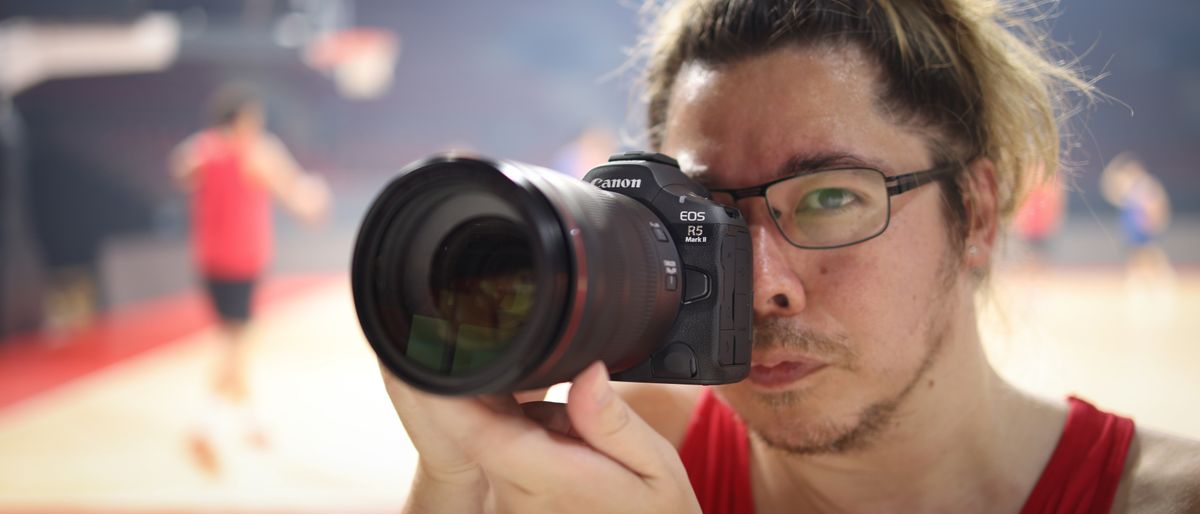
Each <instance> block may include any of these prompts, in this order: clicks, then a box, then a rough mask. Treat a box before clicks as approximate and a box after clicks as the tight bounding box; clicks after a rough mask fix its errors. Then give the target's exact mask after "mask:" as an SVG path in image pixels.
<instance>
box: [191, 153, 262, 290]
mask: <svg viewBox="0 0 1200 514" xmlns="http://www.w3.org/2000/svg"><path fill="white" fill-rule="evenodd" d="M192 151H194V152H196V157H197V158H198V160H199V162H200V165H199V169H198V170H197V176H196V190H195V194H194V195H193V198H192V234H193V250H194V252H195V258H196V262H197V264H198V265H199V266H200V271H201V272H202V273H203V274H204V275H205V276H206V277H210V278H220V279H227V280H249V279H253V278H255V277H257V276H258V275H259V274H261V273H262V271H263V269H264V268H265V267H266V265H267V262H268V261H269V260H270V258H271V199H270V195H269V193H268V191H267V189H266V187H264V186H263V185H262V184H260V183H259V182H258V181H256V180H255V179H254V178H253V177H251V176H250V175H249V174H248V173H247V172H246V170H245V168H244V166H243V165H242V159H243V157H242V151H241V149H239V148H238V147H237V146H236V145H235V144H234V143H233V141H231V140H230V139H229V137H227V136H225V135H224V134H221V133H220V132H218V131H216V130H209V131H205V132H203V133H202V134H200V136H199V137H197V139H196V142H195V146H194V147H193V150H192Z"/></svg>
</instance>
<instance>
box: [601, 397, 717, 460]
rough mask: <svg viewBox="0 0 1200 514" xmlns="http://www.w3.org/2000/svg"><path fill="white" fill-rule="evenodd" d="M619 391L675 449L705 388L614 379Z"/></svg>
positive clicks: (635, 410) (639, 414)
mask: <svg viewBox="0 0 1200 514" xmlns="http://www.w3.org/2000/svg"><path fill="white" fill-rule="evenodd" d="M614 385H615V386H616V390H617V394H619V395H621V398H622V399H624V400H625V403H628V404H629V406H630V407H633V410H634V412H636V413H637V414H638V416H640V417H641V418H642V419H644V420H646V423H648V424H649V425H650V426H651V427H652V428H654V430H655V431H657V432H658V433H659V434H660V435H662V436H663V437H664V438H666V439H667V440H668V441H670V442H671V445H673V446H674V447H676V448H679V445H680V444H682V443H683V436H684V435H685V434H686V433H687V425H688V420H689V419H691V413H692V410H693V409H694V408H695V406H696V401H697V399H698V398H699V397H700V392H701V391H702V390H703V389H701V388H700V387H696V386H688V385H673V384H644V383H633V382H615V383H614Z"/></svg>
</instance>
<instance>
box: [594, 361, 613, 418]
mask: <svg viewBox="0 0 1200 514" xmlns="http://www.w3.org/2000/svg"><path fill="white" fill-rule="evenodd" d="M593 366H596V367H598V368H600V371H598V372H595V373H598V374H599V375H600V378H598V379H596V382H597V384H596V406H597V407H603V406H605V405H608V402H610V401H612V397H613V394H614V391H613V388H612V383H611V382H609V380H608V368H607V367H605V366H604V364H603V363H600V362H597V363H596V364H593Z"/></svg>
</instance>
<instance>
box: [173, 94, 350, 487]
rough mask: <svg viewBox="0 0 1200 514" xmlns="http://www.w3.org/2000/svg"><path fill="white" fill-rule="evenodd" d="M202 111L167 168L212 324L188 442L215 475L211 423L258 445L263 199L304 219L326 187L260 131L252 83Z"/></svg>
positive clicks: (313, 218) (316, 208) (261, 437)
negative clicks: (255, 382)
mask: <svg viewBox="0 0 1200 514" xmlns="http://www.w3.org/2000/svg"><path fill="white" fill-rule="evenodd" d="M209 113H210V117H211V120H212V126H211V127H210V128H208V129H206V130H204V131H201V132H199V133H196V134H194V135H192V136H190V137H188V138H187V139H186V140H184V141H183V142H182V143H180V144H179V146H177V147H176V149H175V150H174V152H172V154H171V162H170V166H171V173H172V175H173V176H174V177H175V179H176V181H177V182H178V183H179V184H180V186H181V187H183V188H184V189H185V190H187V191H188V192H190V193H191V194H192V207H193V208H192V225H193V252H194V255H195V263H196V266H197V268H198V269H199V273H200V275H201V276H202V278H203V281H204V284H205V287H206V290H207V292H208V294H209V299H210V300H211V303H212V306H213V310H214V311H215V312H216V314H217V317H218V318H219V321H220V333H221V336H222V345H221V357H220V360H219V363H218V366H217V371H216V376H215V378H214V380H213V383H212V386H213V387H212V390H213V392H214V393H215V395H214V405H212V406H211V407H210V408H209V412H206V413H205V418H204V420H203V421H202V422H201V423H200V426H198V427H197V428H196V429H195V431H194V432H195V433H194V434H192V437H191V440H190V441H189V444H190V446H191V450H192V453H193V456H194V457H195V458H196V459H197V463H198V464H199V465H200V467H201V468H202V469H203V470H204V471H206V472H209V473H215V472H216V471H217V469H218V468H217V466H218V463H217V457H216V453H215V450H214V449H213V444H212V439H213V437H214V435H215V434H214V432H216V431H217V429H218V428H219V426H228V425H229V424H230V422H238V423H239V424H241V425H243V426H240V427H237V428H238V430H242V431H245V432H247V434H246V435H248V436H249V437H250V439H251V441H252V442H253V443H254V444H256V445H259V446H262V445H265V444H266V439H265V437H266V436H265V434H264V433H263V432H262V430H261V427H259V426H258V425H257V422H256V421H255V420H254V419H253V417H252V416H251V413H250V411H249V409H248V408H247V407H246V405H245V404H246V402H247V399H248V395H249V391H248V389H247V379H246V371H245V354H246V351H247V348H246V345H247V344H248V341H249V339H250V337H249V322H250V319H251V300H252V295H253V291H254V286H255V284H256V283H257V282H258V281H259V279H260V278H261V277H262V275H263V273H264V272H265V271H266V267H267V265H268V263H269V262H270V257H271V251H272V238H273V232H274V231H273V229H272V220H271V200H272V199H273V198H274V199H276V200H279V201H280V202H281V203H282V204H283V205H284V207H286V208H287V209H288V211H289V212H291V213H292V214H293V215H295V216H296V217H297V218H298V219H300V220H301V221H303V222H306V223H310V224H313V223H317V222H319V221H320V220H321V219H322V218H323V217H324V216H325V214H326V212H327V211H328V208H329V193H328V189H327V188H326V186H325V184H324V182H323V181H321V180H320V179H319V178H317V177H316V176H315V175H307V174H305V173H304V172H303V170H301V169H300V167H299V166H298V165H297V164H296V162H295V160H294V159H293V158H292V156H291V153H289V152H288V150H287V148H286V147H284V146H283V144H282V143H281V142H280V141H279V139H277V138H276V137H275V136H274V135H273V134H271V133H269V132H267V131H266V130H265V116H264V113H263V107H262V103H261V101H260V100H259V99H258V96H257V94H256V93H255V92H254V90H253V89H252V88H250V87H249V86H246V85H243V84H237V83H232V84H227V85H225V86H223V87H221V88H220V89H218V90H217V92H216V93H215V94H214V95H213V98H212V99H211V100H210V103H209ZM233 418H239V419H233Z"/></svg>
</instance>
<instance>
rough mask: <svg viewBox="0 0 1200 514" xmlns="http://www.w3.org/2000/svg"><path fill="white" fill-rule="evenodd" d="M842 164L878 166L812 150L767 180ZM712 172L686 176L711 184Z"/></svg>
mask: <svg viewBox="0 0 1200 514" xmlns="http://www.w3.org/2000/svg"><path fill="white" fill-rule="evenodd" d="M843 166H862V167H866V168H878V167H879V166H878V164H875V162H874V160H873V159H869V158H866V157H863V156H861V155H856V154H852V153H848V152H812V153H800V154H795V155H793V156H792V157H791V158H789V159H788V160H787V162H784V163H783V165H782V166H780V167H779V168H777V169H776V170H775V173H773V174H772V175H771V176H770V177H768V179H767V180H775V179H778V178H783V177H791V176H795V175H803V174H805V173H812V172H814V171H821V170H826V169H830V168H835V167H843ZM713 175H714V173H713V172H712V170H710V169H708V168H704V169H701V170H699V171H695V172H693V173H689V174H688V177H689V178H691V179H692V180H695V181H696V182H699V183H701V184H704V185H706V186H708V185H711V184H712V177H713Z"/></svg>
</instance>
